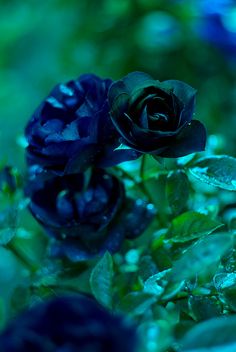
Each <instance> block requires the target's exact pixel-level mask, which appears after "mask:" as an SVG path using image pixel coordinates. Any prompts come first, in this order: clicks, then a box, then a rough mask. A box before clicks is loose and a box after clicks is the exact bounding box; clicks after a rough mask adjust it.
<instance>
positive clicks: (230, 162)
mask: <svg viewBox="0 0 236 352" xmlns="http://www.w3.org/2000/svg"><path fill="white" fill-rule="evenodd" d="M189 170H190V172H191V174H192V175H193V176H195V177H196V178H197V179H199V180H201V181H203V182H205V183H208V184H209V185H212V186H216V187H220V188H223V189H227V190H229V191H236V158H233V157H231V156H227V155H218V156H211V157H207V158H204V159H201V160H199V161H198V162H196V163H195V164H194V166H193V167H191V168H190V169H189Z"/></svg>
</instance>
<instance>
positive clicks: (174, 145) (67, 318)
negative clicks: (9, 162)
mask: <svg viewBox="0 0 236 352" xmlns="http://www.w3.org/2000/svg"><path fill="white" fill-rule="evenodd" d="M195 94H196V91H195V90H194V89H193V88H191V87H190V86H188V85H187V84H185V83H183V82H180V81H165V82H159V81H156V80H154V79H153V78H152V77H150V76H149V75H147V74H145V73H141V72H134V73H130V74H128V75H127V76H126V77H124V78H123V79H122V80H119V81H116V82H112V81H111V80H109V79H101V78H99V77H97V76H95V75H92V74H87V75H82V76H81V77H80V78H79V79H77V80H74V81H70V82H68V83H67V84H65V85H64V84H60V85H58V86H56V87H55V88H54V89H53V90H52V92H51V93H50V94H49V96H48V97H47V98H46V99H45V100H44V101H43V102H42V104H41V105H40V106H39V107H38V109H37V110H36V111H35V113H34V114H33V116H32V117H31V119H30V121H29V122H28V124H27V127H26V138H27V141H28V147H27V165H28V171H29V181H28V183H27V186H26V194H27V196H28V197H29V198H30V203H29V208H30V211H31V212H32V214H33V216H34V217H35V218H36V220H37V221H38V222H39V223H40V224H41V225H42V227H43V228H44V229H45V231H46V233H47V234H48V235H49V238H50V251H51V253H50V254H51V255H52V256H56V257H62V258H67V259H68V260H69V261H71V262H79V261H81V260H86V259H89V258H91V257H94V256H98V255H101V254H103V253H104V252H106V251H107V250H108V251H109V252H111V253H114V252H116V251H118V250H119V249H120V247H121V245H122V243H123V241H124V240H125V239H129V240H132V239H134V238H137V237H138V236H140V235H141V234H142V233H143V232H144V230H145V229H146V228H147V226H148V225H149V224H150V223H151V221H152V220H153V218H154V216H155V214H156V210H155V209H154V206H153V205H152V204H148V203H147V202H146V201H145V200H141V199H134V198H131V197H130V196H129V195H128V194H127V192H126V190H125V184H124V182H123V181H122V179H119V178H118V177H117V176H116V174H115V172H113V171H114V169H113V168H112V167H113V166H116V165H118V164H120V163H122V162H124V161H131V160H135V159H137V158H139V157H141V156H142V155H143V154H150V155H152V156H154V157H166V158H168V157H171V158H172V157H179V156H184V155H187V154H189V153H192V152H197V151H201V150H204V148H205V142H206V132H205V128H204V126H203V125H202V124H201V123H200V122H199V121H197V120H192V117H193V111H194V104H195ZM108 168H109V169H108ZM137 336H138V335H137V330H136V328H135V326H133V325H130V323H129V322H128V321H127V320H126V319H125V318H124V317H120V316H116V315H113V314H111V313H110V312H108V311H107V310H105V309H104V308H103V307H101V306H100V305H99V304H98V303H96V302H95V300H93V299H92V298H91V297H88V296H85V295H79V294H78V295H77V296H75V295H73V296H72V295H70V296H69V295H66V296H62V297H56V298H54V299H50V300H47V301H46V302H43V303H40V304H38V305H35V306H33V307H31V308H30V309H29V310H28V311H26V312H24V313H22V314H21V315H20V316H19V317H18V318H16V319H15V320H14V321H13V322H12V323H10V324H9V326H8V327H7V328H6V329H5V330H4V331H3V332H2V333H1V335H0V352H23V351H24V352H25V351H35V352H36V351H38V352H54V351H58V352H59V351H61V352H75V351H81V352H108V351H109V352H111V351H112V352H118V351H123V352H126V351H127V352H128V351H129V352H136V351H137V350H138V349H137V348H138V342H139V341H138V337H137Z"/></svg>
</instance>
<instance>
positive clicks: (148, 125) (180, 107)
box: [109, 72, 206, 158]
mask: <svg viewBox="0 0 236 352" xmlns="http://www.w3.org/2000/svg"><path fill="white" fill-rule="evenodd" d="M195 95H196V91H195V89H193V88H192V87H190V86H189V85H187V84H186V83H184V82H181V81H175V80H169V81H164V82H159V81H156V80H154V79H153V78H152V77H151V76H149V75H148V74H146V73H143V72H132V73H130V74H128V75H127V76H125V77H124V78H123V79H121V80H120V81H117V82H114V83H113V84H112V85H111V87H110V90H109V104H110V108H111V119H112V122H113V123H114V126H115V127H116V129H117V131H118V133H119V134H120V136H121V137H122V143H124V144H125V145H126V146H128V147H130V148H131V149H133V150H136V151H139V152H141V153H149V154H152V155H153V156H161V157H166V158H173V157H174V158H176V157H180V156H184V155H187V154H190V153H193V152H198V151H202V150H204V148H205V143H206V131H205V127H204V126H203V124H202V123H201V122H200V121H198V120H192V117H193V112H194V105H195Z"/></svg>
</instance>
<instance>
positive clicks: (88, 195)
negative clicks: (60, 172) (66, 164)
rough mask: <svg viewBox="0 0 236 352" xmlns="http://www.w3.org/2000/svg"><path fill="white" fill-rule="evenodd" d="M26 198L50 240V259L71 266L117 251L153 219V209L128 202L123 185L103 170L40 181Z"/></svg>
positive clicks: (140, 202) (32, 185)
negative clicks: (57, 258) (63, 258)
mask: <svg viewBox="0 0 236 352" xmlns="http://www.w3.org/2000/svg"><path fill="white" fill-rule="evenodd" d="M27 193H28V195H29V196H30V198H31V202H30V205H29V208H30V210H31V212H32V214H33V215H34V217H35V218H36V220H38V221H39V222H40V223H41V224H42V225H43V227H44V228H45V229H46V232H47V233H48V234H49V235H50V236H51V237H52V238H54V241H53V242H52V246H51V254H52V255H54V256H66V257H67V258H69V259H70V260H72V261H80V260H84V259H87V258H90V257H91V256H94V255H100V254H103V253H104V252H105V251H106V250H108V251H110V252H112V253H113V252H116V251H118V250H119V249H120V247H121V244H122V242H123V240H124V238H129V239H132V238H135V237H137V236H139V235H141V234H142V232H143V231H144V230H145V229H146V227H147V226H148V225H149V223H150V221H151V220H152V219H153V216H154V209H153V206H152V205H150V204H147V203H145V202H144V201H142V200H137V201H134V200H133V199H130V198H127V197H126V196H125V190H124V186H123V183H121V182H120V181H119V180H118V178H116V177H115V176H113V175H111V174H108V173H106V172H105V171H103V170H102V169H95V170H94V171H93V172H92V174H91V175H88V173H83V174H82V173H80V174H71V175H65V176H63V177H62V176H55V177H51V178H49V179H42V180H41V181H40V178H39V179H37V180H36V181H35V182H32V183H30V184H29V185H28V188H27Z"/></svg>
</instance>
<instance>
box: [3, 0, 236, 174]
mask: <svg viewBox="0 0 236 352" xmlns="http://www.w3.org/2000/svg"><path fill="white" fill-rule="evenodd" d="M0 33H1V38H0V77H1V85H0V119H1V122H0V126H1V127H0V150H1V157H0V158H1V159H0V160H1V163H4V164H5V163H6V162H7V163H8V164H10V165H16V166H18V167H20V168H24V166H23V165H24V139H23V138H22V136H23V133H24V126H25V124H26V121H27V120H28V119H29V117H30V116H31V114H32V112H33V111H34V110H35V108H36V107H37V106H38V105H39V103H40V102H41V100H42V99H44V97H45V96H46V95H47V94H48V93H49V91H50V90H51V88H52V87H53V86H54V85H55V84H57V83H59V82H65V81H67V80H70V79H74V78H77V77H78V76H79V75H80V74H82V73H86V72H93V73H95V74H98V75H100V76H102V77H104V78H105V77H111V78H112V79H119V78H121V77H122V76H123V75H125V74H127V73H128V72H130V71H135V70H141V71H145V72H148V73H149V74H151V75H153V77H154V78H156V79H158V80H167V79H179V80H183V81H185V82H187V83H189V84H190V85H192V86H193V87H195V88H196V89H197V90H198V99H197V109H196V118H198V119H200V120H201V121H203V122H204V123H205V125H206V127H207V130H208V134H209V135H210V138H209V143H210V145H211V147H212V148H215V149H216V152H217V153H220V154H229V155H233V156H234V155H235V152H236V148H235V142H236V134H235V130H236V118H235V114H236V85H235V78H236V3H235V1H232V0H211V1H209V0H195V1H194V0H192V1H191V0H185V1H184V0H182V1H181V0H119V1H117V0H99V1H97V0H47V1H41V2H40V1H37V0H25V1H20V0H8V1H4V0H0Z"/></svg>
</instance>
